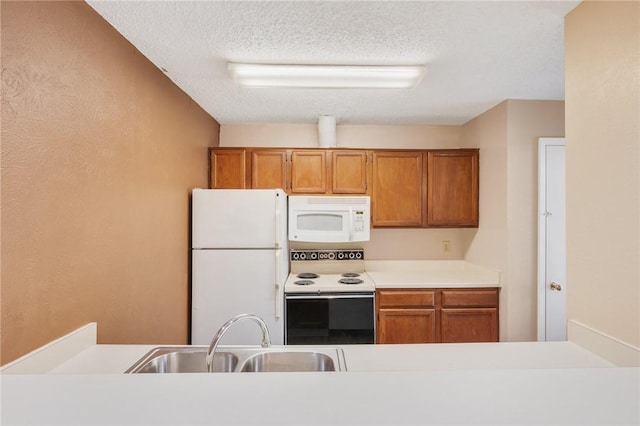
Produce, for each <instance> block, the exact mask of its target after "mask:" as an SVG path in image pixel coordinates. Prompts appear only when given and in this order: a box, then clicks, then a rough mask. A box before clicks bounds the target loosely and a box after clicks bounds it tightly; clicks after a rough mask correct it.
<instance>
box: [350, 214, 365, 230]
mask: <svg viewBox="0 0 640 426" xmlns="http://www.w3.org/2000/svg"><path fill="white" fill-rule="evenodd" d="M364 214H365V213H364V211H363V210H354V212H353V216H354V218H353V228H354V229H353V230H354V231H355V232H363V231H364V224H365V220H364Z"/></svg>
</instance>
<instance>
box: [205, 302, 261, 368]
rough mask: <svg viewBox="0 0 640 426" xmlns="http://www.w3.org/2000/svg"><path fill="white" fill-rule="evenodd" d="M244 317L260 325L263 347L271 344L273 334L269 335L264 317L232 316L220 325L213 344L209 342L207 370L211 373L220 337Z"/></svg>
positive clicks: (252, 315)
mask: <svg viewBox="0 0 640 426" xmlns="http://www.w3.org/2000/svg"><path fill="white" fill-rule="evenodd" d="M243 319H250V320H252V321H253V322H255V323H256V324H258V325H259V326H260V330H262V343H261V346H262V347H263V348H268V347H270V346H271V336H269V329H268V328H267V324H266V323H265V322H264V320H263V319H262V318H260V317H259V316H257V315H254V314H240V315H237V316H235V317H233V318H231V319H230V320H229V321H227V322H225V323H224V324H223V325H222V327H220V329H219V330H218V332H217V333H216V335H215V336H213V339H211V344H209V350H208V351H207V371H208V372H209V373H211V372H212V371H213V356H214V355H215V353H216V348H217V347H218V343H219V342H220V339H222V336H224V334H225V333H226V332H227V330H229V328H231V326H232V325H233V324H235V323H236V322H238V321H240V320H243Z"/></svg>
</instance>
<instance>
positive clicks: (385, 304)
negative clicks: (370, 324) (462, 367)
mask: <svg viewBox="0 0 640 426" xmlns="http://www.w3.org/2000/svg"><path fill="white" fill-rule="evenodd" d="M498 293H499V289H498V288H460V289H442V288H440V289H378V290H377V291H376V313H377V315H376V317H377V333H376V343H440V342H442V343H464V342H497V341H499V334H498Z"/></svg>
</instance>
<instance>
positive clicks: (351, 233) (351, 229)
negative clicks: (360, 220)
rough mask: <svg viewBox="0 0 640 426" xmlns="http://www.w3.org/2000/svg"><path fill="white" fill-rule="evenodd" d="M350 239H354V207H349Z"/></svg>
mask: <svg viewBox="0 0 640 426" xmlns="http://www.w3.org/2000/svg"><path fill="white" fill-rule="evenodd" d="M349 241H353V209H352V208H349Z"/></svg>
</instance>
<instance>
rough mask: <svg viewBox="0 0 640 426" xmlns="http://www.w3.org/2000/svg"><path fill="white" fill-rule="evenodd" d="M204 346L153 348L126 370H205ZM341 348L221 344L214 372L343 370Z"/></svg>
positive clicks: (193, 371) (343, 362) (202, 371)
mask: <svg viewBox="0 0 640 426" xmlns="http://www.w3.org/2000/svg"><path fill="white" fill-rule="evenodd" d="M206 355H207V347H206V346H174V347H171V346H166V347H158V348H154V349H152V350H151V351H149V352H148V353H147V354H145V355H144V356H143V357H142V358H140V359H139V360H138V361H137V362H136V363H135V364H133V365H132V366H131V367H130V368H129V369H127V371H125V373H206V372H207V366H206ZM346 369H347V368H346V363H345V360H344V352H343V351H342V349H340V348H326V347H304V346H283V347H270V348H261V347H255V346H251V347H247V346H227V347H221V348H220V351H217V352H216V354H215V357H214V358H213V372H215V373H220V372H225V373H232V372H244V373H247V372H278V371H280V372H286V371H290V372H291V371H296V372H303V371H346Z"/></svg>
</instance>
